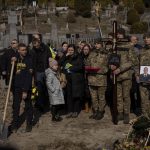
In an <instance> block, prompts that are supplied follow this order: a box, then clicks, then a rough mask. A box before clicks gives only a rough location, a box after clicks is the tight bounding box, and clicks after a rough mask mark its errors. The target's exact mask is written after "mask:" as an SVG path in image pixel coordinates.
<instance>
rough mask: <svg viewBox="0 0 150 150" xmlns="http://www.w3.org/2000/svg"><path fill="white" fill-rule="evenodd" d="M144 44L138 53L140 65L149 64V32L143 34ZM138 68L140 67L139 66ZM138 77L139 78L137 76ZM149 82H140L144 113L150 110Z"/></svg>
mask: <svg viewBox="0 0 150 150" xmlns="http://www.w3.org/2000/svg"><path fill="white" fill-rule="evenodd" d="M144 42H145V46H144V47H143V49H142V50H141V53H140V59H139V60H140V66H150V33H147V34H145V35H144ZM139 70H140V68H139ZM138 79H139V78H138ZM149 90H150V84H149V83H142V82H141V83H140V94H141V107H142V113H143V114H144V115H146V114H147V113H149V112H150V110H149V109H150V101H149V100H150V98H149V94H150V92H149Z"/></svg>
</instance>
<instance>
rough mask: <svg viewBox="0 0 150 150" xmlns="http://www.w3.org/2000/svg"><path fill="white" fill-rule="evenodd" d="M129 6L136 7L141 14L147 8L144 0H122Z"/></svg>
mask: <svg viewBox="0 0 150 150" xmlns="http://www.w3.org/2000/svg"><path fill="white" fill-rule="evenodd" d="M122 1H123V3H124V5H125V6H126V7H128V8H135V9H136V10H137V12H138V13H139V14H143V13H144V10H145V6H144V1H143V0H122Z"/></svg>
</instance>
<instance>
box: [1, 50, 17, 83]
mask: <svg viewBox="0 0 150 150" xmlns="http://www.w3.org/2000/svg"><path fill="white" fill-rule="evenodd" d="M17 53H18V52H17V50H14V49H12V48H8V49H5V52H4V54H3V55H2V56H1V71H2V72H3V71H6V76H5V79H6V84H8V82H9V76H10V72H11V58H12V57H16V56H17Z"/></svg>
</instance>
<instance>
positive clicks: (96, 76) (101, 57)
mask: <svg viewBox="0 0 150 150" xmlns="http://www.w3.org/2000/svg"><path fill="white" fill-rule="evenodd" d="M86 65H88V66H91V67H99V68H100V70H99V71H98V72H97V73H89V74H88V84H89V85H92V86H106V85H107V77H106V73H107V71H108V67H107V66H108V65H107V54H106V53H105V52H104V49H100V50H96V49H95V50H93V51H92V52H91V53H90V55H89V57H88V58H87V61H86Z"/></svg>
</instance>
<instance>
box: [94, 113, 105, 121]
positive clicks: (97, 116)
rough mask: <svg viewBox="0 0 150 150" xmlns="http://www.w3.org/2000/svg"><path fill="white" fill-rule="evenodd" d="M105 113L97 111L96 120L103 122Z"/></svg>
mask: <svg viewBox="0 0 150 150" xmlns="http://www.w3.org/2000/svg"><path fill="white" fill-rule="evenodd" d="M104 113H105V112H104V111H97V115H96V117H95V120H101V119H102V118H103V117H104Z"/></svg>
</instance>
